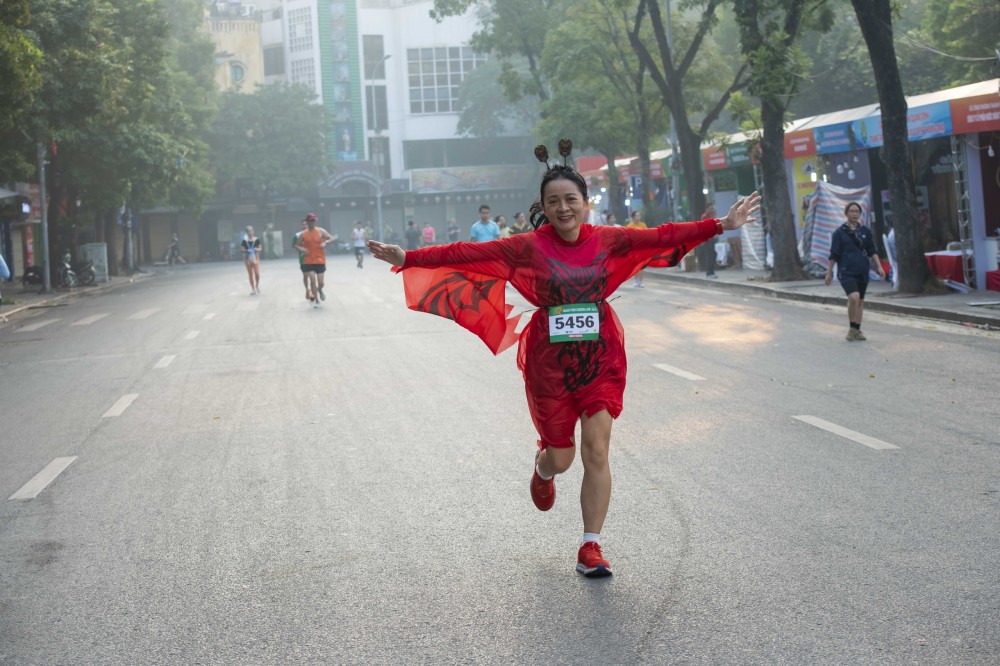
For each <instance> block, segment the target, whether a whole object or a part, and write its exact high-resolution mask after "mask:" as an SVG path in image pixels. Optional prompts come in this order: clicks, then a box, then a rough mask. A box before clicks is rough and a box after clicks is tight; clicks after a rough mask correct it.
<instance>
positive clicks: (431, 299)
mask: <svg viewBox="0 0 1000 666" xmlns="http://www.w3.org/2000/svg"><path fill="white" fill-rule="evenodd" d="M499 282H501V280H497V279H491V280H472V279H470V278H468V277H467V276H466V275H464V274H462V273H459V272H458V271H455V272H454V273H448V275H447V276H446V277H445V278H444V279H443V280H441V281H440V282H437V283H435V284H434V285H432V286H431V287H430V288H429V289H428V290H427V293H426V294H424V295H423V297H422V298H421V299H420V304H419V307H420V309H421V310H422V311H424V312H430V313H431V314H436V315H437V316H439V317H445V318H447V319H454V318H455V313H457V312H459V311H461V310H473V311H475V312H479V304H480V303H482V302H483V301H485V300H488V299H489V295H490V291H492V289H493V287H494V286H496V285H497V283H499Z"/></svg>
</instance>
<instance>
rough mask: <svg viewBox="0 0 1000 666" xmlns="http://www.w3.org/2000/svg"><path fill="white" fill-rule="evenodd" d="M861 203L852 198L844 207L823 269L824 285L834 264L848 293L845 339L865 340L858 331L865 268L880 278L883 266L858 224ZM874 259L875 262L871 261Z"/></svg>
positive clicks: (865, 229) (869, 236)
mask: <svg viewBox="0 0 1000 666" xmlns="http://www.w3.org/2000/svg"><path fill="white" fill-rule="evenodd" d="M861 215H862V210H861V204H859V203H857V202H855V201H852V202H851V203H849V204H847V205H846V206H844V217H846V218H847V221H846V222H844V224H842V225H840V227H839V228H838V229H837V230H836V231H834V232H833V237H832V238H831V239H830V266H829V268H827V269H826V279H825V282H826V284H827V285H829V284H830V282H831V281H832V280H833V267H834V266H836V267H837V280H839V281H840V286H841V287H843V288H844V293H846V294H847V322H848V323H849V324H850V328H848V329H847V340H848V341H850V342H854V341H859V340H867V338H866V337H865V334H864V333H862V332H861V317H862V315H863V314H864V312H865V292H866V291H867V289H868V271H869V269H870V268H871V267H872V266H873V265H874V267H875V271H876V272H877V273H878V274H879V277H881V278H882V279H883V280H884V279H885V269H884V268H882V262H881V261H879V260H878V253H877V252H876V251H875V239H874V238H873V237H872V232H871V229H869V228H868V227H866V226H864V225H863V224H861ZM873 258H874V261H873Z"/></svg>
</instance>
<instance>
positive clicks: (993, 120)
mask: <svg viewBox="0 0 1000 666" xmlns="http://www.w3.org/2000/svg"><path fill="white" fill-rule="evenodd" d="M951 123H952V126H953V127H954V130H955V134H975V133H976V132H993V131H996V130H1000V96H998V95H995V94H989V95H980V96H978V97H967V98H965V99H953V100H951Z"/></svg>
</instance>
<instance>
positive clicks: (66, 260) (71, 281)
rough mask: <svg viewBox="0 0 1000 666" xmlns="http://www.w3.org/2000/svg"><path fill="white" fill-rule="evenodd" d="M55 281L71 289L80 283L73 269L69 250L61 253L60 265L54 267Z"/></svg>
mask: <svg viewBox="0 0 1000 666" xmlns="http://www.w3.org/2000/svg"><path fill="white" fill-rule="evenodd" d="M56 278H57V279H56V282H57V283H58V285H59V286H60V287H68V288H70V289H72V288H73V287H76V286H77V285H79V284H80V279H79V278H78V277H77V275H76V271H74V270H73V263H72V257H71V255H70V253H69V252H67V253H66V254H64V255H63V258H62V265H61V266H59V267H58V268H57V269H56Z"/></svg>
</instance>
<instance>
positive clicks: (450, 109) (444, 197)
mask: <svg viewBox="0 0 1000 666" xmlns="http://www.w3.org/2000/svg"><path fill="white" fill-rule="evenodd" d="M433 6H434V3H433V0H284V2H282V3H281V4H280V7H272V8H269V9H267V10H263V11H262V12H261V14H262V24H261V30H262V44H263V49H264V57H263V61H264V73H265V79H266V81H267V82H274V81H278V80H281V79H282V77H283V78H284V80H286V81H288V82H291V83H301V84H304V85H307V86H309V87H310V88H312V89H313V90H314V91H315V92H316V94H317V97H318V100H319V102H320V103H322V104H323V105H324V106H325V107H326V109H327V110H328V117H329V118H330V121H329V125H328V130H327V136H328V155H329V158H330V161H331V163H335V164H336V169H335V171H334V173H333V174H332V175H330V177H328V178H327V179H326V181H325V182H324V183H323V185H321V186H320V188H319V200H318V201H317V204H318V205H319V207H320V210H319V211H318V212H321V213H322V214H324V215H325V219H326V221H327V222H328V223H329V224H330V225H331V226H332V227H333V229H334V230H335V231H338V230H341V229H342V230H343V231H344V233H346V231H347V228H348V227H349V226H350V225H351V224H352V222H353V220H355V219H362V220H363V221H370V222H372V225H373V227H376V228H377V227H378V219H377V218H378V217H379V215H380V212H381V216H382V218H383V220H385V224H386V225H391V226H392V227H393V229H394V230H395V231H396V232H397V233H398V232H401V231H402V228H403V225H404V224H405V223H406V221H408V220H410V219H413V220H415V221H416V222H418V226H422V224H423V223H424V222H431V223H432V224H433V225H435V226H436V227H438V231H439V236H441V237H443V231H444V226H445V224H446V221H447V220H448V219H451V218H454V219H456V220H458V221H459V223H460V224H461V225H462V226H463V227H466V226H469V225H471V223H472V222H473V221H474V220H475V219H477V214H476V212H477V210H478V208H479V205H480V203H486V204H488V205H490V206H491V207H492V208H493V212H494V214H503V215H505V216H506V217H507V218H508V219H510V218H511V216H512V215H513V213H514V212H515V209H523V208H524V207H526V206H527V203H528V201H529V200H530V197H531V193H530V192H529V191H528V182H526V176H527V181H531V180H533V177H534V175H535V173H534V171H532V170H531V169H530V168H527V169H526V168H525V165H530V164H531V163H532V162H531V160H532V157H531V141H530V138H529V137H524V136H520V137H518V136H512V137H500V138H495V139H485V140H484V139H475V138H470V137H462V136H459V135H458V134H457V125H458V120H459V113H458V109H457V104H456V103H457V98H458V91H459V86H460V85H461V83H462V81H463V80H464V79H465V77H467V76H468V75H469V73H470V72H472V71H473V70H474V69H475V68H476V67H478V66H479V65H480V64H482V63H483V62H484V61H485V57H484V56H481V55H477V54H475V53H474V52H473V51H472V49H471V48H470V47H469V45H468V44H469V40H470V38H471V36H472V34H473V33H474V32H475V31H476V30H477V29H478V27H479V24H478V21H477V19H476V16H475V13H474V10H470V11H469V12H468V13H466V14H465V15H464V16H461V17H451V18H447V19H445V20H444V21H442V22H441V23H438V22H436V21H435V20H434V19H432V18H431V17H430V10H431V9H432V8H433ZM282 69H283V74H282V73H279V72H280V70H282ZM379 186H381V187H382V192H383V196H382V198H381V200H378V199H376V197H375V192H376V190H377V189H378V187H379ZM380 209H381V210H380Z"/></svg>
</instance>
